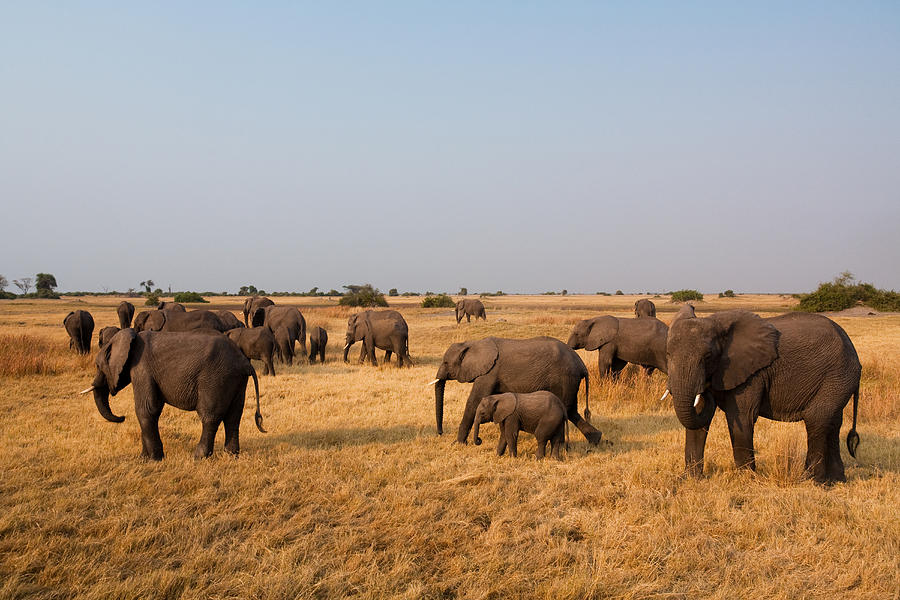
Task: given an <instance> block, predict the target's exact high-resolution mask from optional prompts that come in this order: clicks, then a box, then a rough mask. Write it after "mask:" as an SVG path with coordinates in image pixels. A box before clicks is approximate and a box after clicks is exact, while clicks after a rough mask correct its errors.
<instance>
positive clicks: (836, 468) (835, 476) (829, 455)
mask: <svg viewBox="0 0 900 600" xmlns="http://www.w3.org/2000/svg"><path fill="white" fill-rule="evenodd" d="M842 412H843V411H841V412H838V414H837V417H836V418H835V419H832V421H831V423H830V427H829V429H828V434H827V436H826V439H825V479H826V480H827V481H828V482H832V483H833V482H835V481H841V482H843V481H847V476H846V475H845V474H844V461H843V460H841V423H842V422H843V420H844V419H843V417H844V415H843V414H842Z"/></svg>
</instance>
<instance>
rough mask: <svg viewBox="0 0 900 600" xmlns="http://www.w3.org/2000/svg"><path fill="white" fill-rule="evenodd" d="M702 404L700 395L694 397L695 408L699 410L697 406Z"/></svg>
mask: <svg viewBox="0 0 900 600" xmlns="http://www.w3.org/2000/svg"><path fill="white" fill-rule="evenodd" d="M698 404H700V394H697V395H696V396H695V397H694V408H697V405H698Z"/></svg>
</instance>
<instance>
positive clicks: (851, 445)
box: [847, 383, 859, 458]
mask: <svg viewBox="0 0 900 600" xmlns="http://www.w3.org/2000/svg"><path fill="white" fill-rule="evenodd" d="M858 407H859V384H858V383H857V384H856V390H854V392H853V426H852V427H850V431H849V432H847V451H848V452H849V453H850V456H852V457H853V458H856V448H857V447H858V446H859V434H858V433H856V412H857V409H858Z"/></svg>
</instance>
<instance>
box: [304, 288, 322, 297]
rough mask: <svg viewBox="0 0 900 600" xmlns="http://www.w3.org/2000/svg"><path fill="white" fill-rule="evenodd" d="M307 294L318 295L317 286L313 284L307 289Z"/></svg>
mask: <svg viewBox="0 0 900 600" xmlns="http://www.w3.org/2000/svg"><path fill="white" fill-rule="evenodd" d="M306 295H307V296H318V295H319V286H313V287H311V288H309V291H308V292H306Z"/></svg>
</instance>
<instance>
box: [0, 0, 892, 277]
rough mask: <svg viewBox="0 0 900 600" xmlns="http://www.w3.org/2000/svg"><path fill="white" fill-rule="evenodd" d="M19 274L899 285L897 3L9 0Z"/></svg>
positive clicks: (8, 119)
mask: <svg viewBox="0 0 900 600" xmlns="http://www.w3.org/2000/svg"><path fill="white" fill-rule="evenodd" d="M0 81H2V92H3V93H2V94H0V202H2V204H3V205H4V215H5V217H6V218H5V223H6V226H5V227H4V228H3V235H2V237H0V273H2V274H3V275H5V276H6V277H7V278H9V279H10V280H11V279H13V278H18V277H21V276H27V275H33V274H34V273H36V272H38V271H47V272H52V273H54V274H55V275H56V278H57V280H58V281H59V283H60V288H61V289H63V290H75V289H88V290H90V289H102V288H103V287H106V288H110V289H120V290H124V289H127V288H128V287H137V283H138V282H140V281H141V280H143V279H146V278H148V277H150V278H152V279H153V280H154V281H156V283H157V284H159V285H161V286H163V287H166V286H168V285H172V287H173V289H195V290H213V291H219V290H229V291H234V290H236V289H237V288H238V287H239V286H241V285H244V284H254V285H256V286H257V287H260V288H264V289H266V290H269V291H272V290H305V289H309V288H310V287H312V286H319V287H320V288H324V289H328V288H331V287H337V288H340V286H341V285H343V284H346V283H362V282H371V283H373V284H374V285H376V286H379V287H381V288H382V289H388V288H391V287H397V288H399V289H401V290H407V289H408V290H419V291H424V290H434V291H456V290H457V289H458V288H459V287H460V286H466V287H468V288H469V289H470V290H472V291H475V290H478V291H482V290H498V289H502V290H504V291H508V292H542V291H545V290H559V289H563V288H566V289H568V290H569V291H570V292H576V291H578V292H588V293H593V292H595V291H599V290H605V291H614V290H616V289H622V290H625V291H626V292H630V291H633V292H640V291H647V290H654V291H655V290H667V289H678V288H684V287H688V288H697V289H701V290H704V291H719V290H721V289H726V288H732V289H735V290H737V291H804V290H808V289H811V288H813V287H814V286H815V285H816V284H817V283H818V282H819V281H823V280H829V279H831V278H832V277H833V276H835V275H836V274H837V273H839V272H840V271H843V270H846V269H849V270H851V271H853V272H854V273H855V274H856V275H857V276H858V277H859V278H860V279H863V280H866V281H872V282H873V283H875V284H876V285H879V286H881V287H887V288H894V289H900V269H898V268H897V265H898V264H900V240H898V234H900V110H898V108H897V107H900V4H898V3H896V2H856V3H838V2H835V3H828V2H815V3H812V2H810V3H806V2H797V3H764V2H759V3H701V2H690V3H618V4H614V3H597V2H584V3H582V2H559V3H536V2H490V3H481V2H454V3H431V2H386V3H371V2H345V3H317V4H307V3H299V2H283V3H282V2H270V3H253V4H252V5H251V3H229V2H205V3H204V2H198V3H190V4H188V3H167V2H163V3H121V2H119V3H115V2H109V3H98V2H82V3H77V4H76V3H45V2H27V3H7V4H5V5H3V6H2V7H0Z"/></svg>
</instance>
